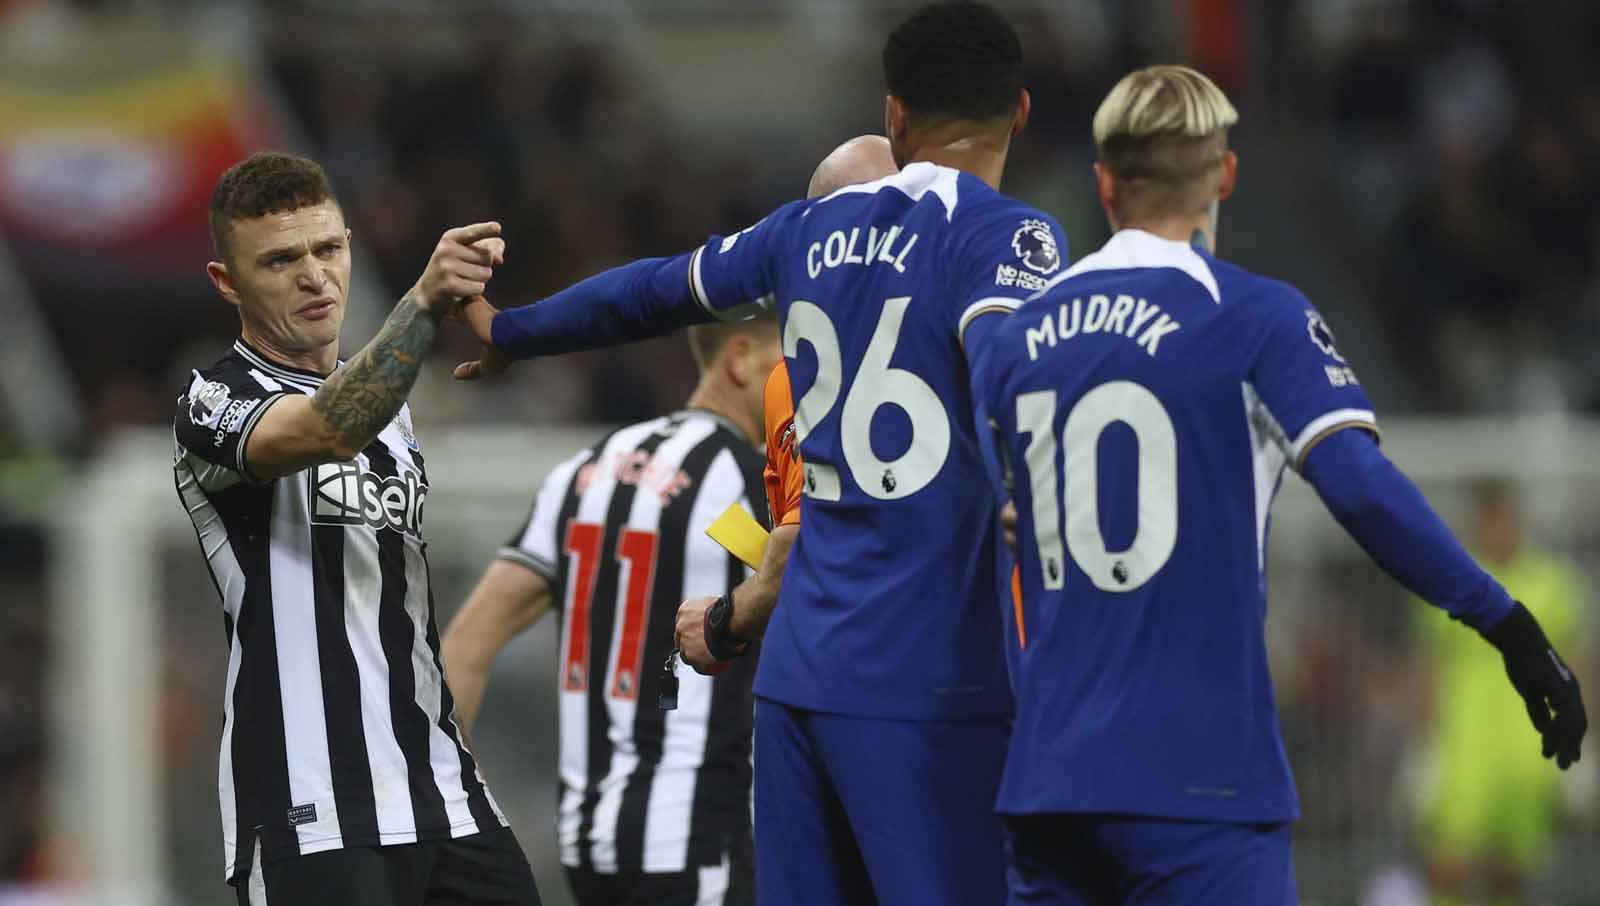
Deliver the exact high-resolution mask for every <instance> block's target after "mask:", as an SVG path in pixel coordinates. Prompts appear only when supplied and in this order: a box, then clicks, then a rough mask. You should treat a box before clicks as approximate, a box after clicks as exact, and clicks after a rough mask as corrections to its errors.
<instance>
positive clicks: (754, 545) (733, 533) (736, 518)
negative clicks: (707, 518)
mask: <svg viewBox="0 0 1600 906" xmlns="http://www.w3.org/2000/svg"><path fill="white" fill-rule="evenodd" d="M706 535H707V536H709V537H710V538H711V540H712V541H715V542H717V543H718V544H720V545H722V546H723V548H724V549H726V550H727V552H728V553H730V554H732V555H734V556H735V557H738V558H739V559H740V560H743V561H744V562H745V563H748V564H749V565H750V568H751V569H760V568H761V555H762V554H764V553H766V550H767V530H766V529H764V528H762V527H761V523H759V522H757V521H756V517H754V516H752V515H750V511H749V510H746V509H745V508H744V507H742V506H740V505H739V504H737V503H730V504H728V508H727V509H725V510H723V511H722V515H721V516H718V517H717V518H716V520H715V521H713V522H712V523H711V524H710V525H709V526H707V527H706Z"/></svg>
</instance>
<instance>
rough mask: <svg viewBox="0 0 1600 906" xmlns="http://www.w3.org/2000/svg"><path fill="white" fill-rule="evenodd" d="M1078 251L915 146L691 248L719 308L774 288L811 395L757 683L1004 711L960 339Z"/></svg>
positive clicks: (799, 701) (906, 708)
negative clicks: (798, 486)
mask: <svg viewBox="0 0 1600 906" xmlns="http://www.w3.org/2000/svg"><path fill="white" fill-rule="evenodd" d="M1065 252H1066V248H1065V243H1064V241H1063V238H1062V233H1061V229H1060V227H1059V226H1058V225H1057V224H1056V223H1055V222H1054V221H1053V220H1052V219H1051V218H1049V217H1048V216H1046V215H1044V214H1041V213H1040V212H1039V211H1037V210H1035V209H1033V208H1031V207H1029V206H1027V205H1024V204H1022V203H1020V202H1017V201H1015V200H1012V199H1010V198H1007V197H1005V196H1004V195H1001V194H999V193H998V192H995V191H994V190H993V189H991V188H989V187H988V186H987V185H985V184H984V183H983V182H982V181H980V180H978V179H977V178H975V177H973V176H971V175H967V174H963V173H960V172H959V171H956V170H952V169H949V168H945V167H938V166H935V165H933V164H929V163H915V164H912V165H910V166H908V167H906V168H905V169H904V170H903V171H901V172H900V173H898V174H896V175H894V176H891V177H888V178H886V179H882V180H879V181H877V182H872V183H865V184H862V185H857V186H850V187H847V188H845V189H842V190H840V191H838V192H835V193H834V194H832V195H829V196H826V197H824V198H820V199H815V200H810V201H802V202H795V203H793V204H791V205H788V206H786V207H784V208H781V209H779V210H778V211H777V212H775V213H774V214H772V215H771V216H769V217H767V218H766V219H764V220H762V221H761V222H760V223H758V224H756V225H755V226H753V227H750V228H749V229H747V230H745V231H743V232H741V233H737V234H735V235H731V236H727V237H712V239H711V241H710V242H708V243H707V244H706V245H705V246H704V247H703V248H701V249H700V250H699V251H698V252H696V253H695V254H694V256H693V258H692V259H691V262H690V267H689V281H690V286H691V289H692V291H693V295H694V297H695V300H696V301H697V302H699V303H700V304H701V305H703V306H704V307H705V308H706V309H707V311H708V312H709V313H711V314H713V315H714V316H717V317H722V318H726V317H729V316H730V315H731V316H734V317H737V316H739V315H740V314H741V313H742V312H743V310H744V307H745V306H746V305H747V304H749V303H748V301H747V300H750V299H762V301H763V302H766V303H776V305H777V307H778V312H779V315H780V319H781V323H782V325H783V351H784V356H785V358H786V359H787V362H788V366H789V372H790V376H791V380H792V383H793V387H794V393H795V403H796V407H795V426H796V432H797V435H798V437H799V439H800V450H801V454H802V458H803V460H804V462H805V491H804V494H805V496H804V498H803V500H802V503H801V521H800V535H799V538H798V540H797V541H796V543H795V546H794V548H793V549H792V551H791V553H790V556H789V562H788V566H787V568H786V570H785V572H784V577H783V589H782V592H781V596H780V598H779V603H778V607H777V609H776V611H775V613H774V615H773V617H772V621H771V623H770V625H769V626H768V628H767V634H766V637H765V641H764V643H763V649H762V653H761V666H760V669H759V671H758V673H757V679H756V693H757V694H758V695H760V696H762V697H765V698H769V699H773V700H776V701H779V702H783V703H785V704H789V705H793V706H796V707H801V708H807V709H811V710H817V711H827V712H832V713H840V714H850V715H856V716H864V717H885V718H899V719H959V718H965V717H978V716H988V715H996V714H1005V713H1008V712H1009V710H1010V707H1011V704H1010V702H1011V697H1010V692H1009V688H1008V685H1009V684H1008V682H1007V679H1006V673H1005V665H1004V660H1003V645H1002V643H1001V636H1002V631H1001V605H1000V602H999V601H997V600H996V597H995V594H996V589H997V588H998V587H999V584H998V582H997V577H996V562H997V559H996V552H995V544H996V518H997V517H996V501H995V497H994V494H993V493H991V492H990V490H989V486H988V484H987V482H986V479H985V474H984V469H983V466H982V464H981V461H980V455H979V445H978V439H977V435H976V432H975V431H974V427H973V425H974V418H973V400H972V392H971V384H970V378H969V373H968V366H967V358H966V353H965V349H966V348H971V347H973V346H974V345H975V344H981V343H982V341H983V338H984V337H985V336H986V335H987V334H988V332H989V331H991V330H992V329H993V328H994V325H995V324H997V323H999V322H1000V321H1001V320H1003V318H1000V317H994V315H1003V314H1006V313H1009V312H1010V311H1011V310H1013V309H1015V308H1016V306H1017V305H1018V304H1020V301H1021V300H1022V299H1024V298H1026V297H1027V296H1028V295H1030V294H1032V293H1033V292H1035V291H1037V290H1039V289H1041V288H1043V286H1044V285H1045V283H1046V281H1047V280H1048V279H1049V278H1050V277H1052V276H1055V275H1057V274H1059V273H1060V272H1061V270H1062V269H1063V268H1064V264H1063V258H1064V256H1065ZM964 344H965V345H964Z"/></svg>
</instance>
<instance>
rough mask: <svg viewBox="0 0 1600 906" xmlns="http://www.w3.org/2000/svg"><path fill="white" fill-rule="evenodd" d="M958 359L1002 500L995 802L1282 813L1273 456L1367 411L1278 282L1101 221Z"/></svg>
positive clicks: (1186, 814) (1298, 455)
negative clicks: (1002, 628) (1272, 654)
mask: <svg viewBox="0 0 1600 906" xmlns="http://www.w3.org/2000/svg"><path fill="white" fill-rule="evenodd" d="M1052 283H1053V285H1052V286H1051V287H1050V288H1049V289H1048V290H1047V291H1045V292H1044V293H1042V294H1041V295H1039V296H1038V297H1036V298H1034V299H1033V300H1031V301H1029V302H1027V303H1026V304H1025V305H1023V306H1022V307H1021V308H1020V309H1019V310H1018V311H1017V313H1016V314H1015V315H1013V316H1012V317H1010V318H1009V319H1006V320H1004V321H1003V322H1001V323H1000V324H999V325H998V326H997V328H996V329H995V331H994V332H993V333H992V335H991V337H990V340H989V344H988V345H987V346H986V347H985V348H984V349H983V350H982V351H981V354H980V356H979V360H978V362H977V364H976V365H975V368H976V370H977V377H976V379H975V387H976V388H977V391H976V392H977V393H978V395H979V396H980V401H981V402H982V403H983V404H984V405H985V406H986V407H987V409H988V411H989V412H990V413H991V414H992V416H993V418H994V420H995V423H996V426H997V427H996V432H997V435H996V436H998V438H999V439H1000V442H1001V445H1002V451H1001V452H1002V454H1003V455H1002V459H1003V461H1005V462H1006V463H1008V464H1009V472H1010V478H1011V480H1012V481H1013V482H1014V487H1015V501H1016V504H1017V509H1018V513H1019V522H1020V524H1019V526H1018V539H1019V540H1018V560H1019V562H1020V565H1021V571H1022V579H1023V601H1024V606H1023V608H1022V612H1021V620H1020V624H1021V625H1020V626H1019V627H1018V631H1017V632H1016V633H1014V634H1012V635H1011V637H1010V638H1009V640H1008V642H1007V650H1008V653H1009V656H1010V659H1011V662H1012V664H1011V667H1012V676H1013V680H1014V683H1015V685H1016V690H1015V691H1016V698H1017V702H1016V707H1017V716H1016V723H1015V725H1014V728H1013V735H1012V741H1011V749H1010V753H1009V756H1008V761H1007V764H1006V771H1005V778H1004V781H1003V783H1002V787H1001V792H1000V810H1001V811H1002V812H1004V813H1011V814H1016V813H1034V812H1117V813H1124V814H1136V815H1153V816H1160V817H1166V818H1175V819H1192V820H1213V821H1249V822H1258V821H1259V822H1276V821H1287V820H1293V819H1294V818H1296V817H1298V812H1299V806H1298V802H1297V800H1296V796H1295V791H1294V785H1293V781H1292V779H1291V777H1290V773H1289V766H1288V760H1287V758H1286V757H1285V754H1284V748H1283V741H1282V737H1281V735H1280V732H1279V727H1278V717H1277V711H1276V706H1275V704H1274V700H1273V693H1272V682H1271V677H1270V675H1269V673H1268V669H1267V648H1266V639H1265V619H1266V583H1265V576H1264V569H1265V561H1266V538H1267V520H1268V509H1269V507H1270V506H1271V503H1272V498H1273V496H1274V494H1275V493H1276V491H1277V488H1278V483H1279V479H1280V477H1281V475H1282V471H1283V468H1284V466H1285V464H1290V465H1296V466H1297V465H1298V464H1299V463H1300V462H1301V460H1302V457H1303V456H1304V455H1305V453H1306V452H1307V451H1308V450H1309V449H1310V448H1311V447H1312V446H1313V445H1314V444H1315V443H1316V442H1317V441H1318V440H1319V439H1320V438H1321V437H1323V436H1325V435H1326V434H1328V433H1329V432H1332V431H1336V430H1339V429H1341V428H1345V427H1351V426H1356V427H1364V428H1368V429H1372V430H1375V422H1374V416H1373V412H1372V405H1371V403H1370V402H1368V400H1367V397H1366V394H1365V393H1364V392H1363V391H1362V389H1361V386H1360V385H1359V383H1357V381H1356V376H1355V374H1354V373H1353V372H1352V371H1351V370H1350V368H1349V367H1348V365H1347V364H1346V362H1345V360H1344V359H1343V357H1342V356H1341V355H1340V353H1339V351H1338V349H1337V348H1336V347H1335V345H1334V341H1333V335H1332V333H1331V332H1330V331H1329V330H1328V326H1327V324H1326V323H1324V322H1323V320H1322V318H1321V316H1320V315H1319V314H1318V313H1317V311H1316V310H1315V309H1314V308H1312V307H1311V305H1310V303H1309V302H1307V301H1306V299H1305V297H1304V296H1302V295H1301V294H1300V293H1299V292H1298V291H1296V290H1295V289H1293V288H1292V287H1290V286H1288V285H1286V284H1283V283H1279V282H1276V281H1272V280H1267V279H1264V278H1261V277H1258V276H1255V275H1253V274H1250V273H1247V272H1246V271H1244V270H1242V269H1240V268H1238V267H1235V266H1232V265H1230V264H1226V263H1224V262H1222V261H1219V260H1217V259H1215V258H1213V257H1212V256H1210V255H1209V254H1207V253H1205V252H1203V251H1197V250H1195V249H1194V248H1191V247H1190V246H1189V245H1187V244H1185V243H1181V242H1172V241H1169V240H1166V239H1161V238H1159V237H1156V236H1154V235H1151V234H1149V233H1145V232H1141V231H1137V230H1125V231H1122V232H1119V233H1117V234H1116V235H1115V236H1113V237H1112V239H1111V240H1110V241H1109V242H1108V243H1107V244H1106V246H1105V247H1104V248H1103V249H1101V250H1100V251H1098V252H1096V253H1094V254H1092V255H1089V256H1087V257H1085V258H1084V259H1083V260H1082V261H1080V262H1078V263H1077V264H1075V265H1074V266H1072V267H1071V268H1070V269H1068V270H1066V271H1065V272H1064V273H1063V274H1061V275H1060V276H1059V277H1058V278H1057V279H1056V280H1054V281H1052Z"/></svg>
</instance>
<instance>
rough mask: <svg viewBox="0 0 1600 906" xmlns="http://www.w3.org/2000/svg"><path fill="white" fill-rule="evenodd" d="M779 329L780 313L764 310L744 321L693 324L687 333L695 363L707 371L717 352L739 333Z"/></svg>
mask: <svg viewBox="0 0 1600 906" xmlns="http://www.w3.org/2000/svg"><path fill="white" fill-rule="evenodd" d="M777 329H778V315H777V313H776V312H773V311H763V312H761V313H760V314H758V315H756V316H755V317H753V318H746V319H745V320H743V321H710V322H707V323H705V324H695V325H692V326H691V327H690V328H689V329H688V330H687V331H685V334H687V335H688V337H689V352H690V354H691V355H693V356H694V363H695V365H696V366H697V367H698V368H699V369H700V370H701V371H705V370H706V369H707V368H709V367H711V363H712V362H713V361H715V360H716V358H717V353H719V352H721V351H722V347H723V346H725V345H727V343H728V341H729V340H731V339H733V338H734V337H735V336H737V335H739V334H749V335H757V336H759V335H767V334H771V333H774V332H776V331H777Z"/></svg>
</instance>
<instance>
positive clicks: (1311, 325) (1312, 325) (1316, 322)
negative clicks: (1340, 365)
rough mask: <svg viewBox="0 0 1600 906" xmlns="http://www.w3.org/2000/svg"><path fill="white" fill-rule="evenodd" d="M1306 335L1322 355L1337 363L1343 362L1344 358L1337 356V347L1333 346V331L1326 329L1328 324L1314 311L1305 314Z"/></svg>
mask: <svg viewBox="0 0 1600 906" xmlns="http://www.w3.org/2000/svg"><path fill="white" fill-rule="evenodd" d="M1306 333H1308V334H1310V335H1311V342H1313V343H1315V344H1316V346H1317V348H1318V349H1320V350H1322V351H1323V353H1324V354H1326V355H1328V356H1330V357H1331V358H1333V359H1335V360H1337V361H1340V362H1342V361H1344V356H1342V355H1340V354H1339V349H1338V347H1336V346H1334V345H1333V331H1331V330H1329V329H1328V322H1327V321H1324V320H1322V316H1321V315H1319V314H1317V313H1316V312H1314V311H1308V312H1306Z"/></svg>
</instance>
